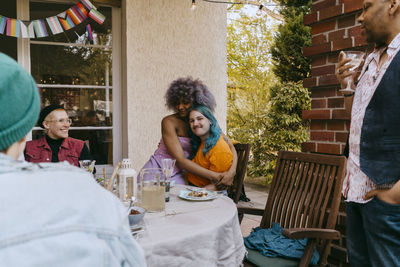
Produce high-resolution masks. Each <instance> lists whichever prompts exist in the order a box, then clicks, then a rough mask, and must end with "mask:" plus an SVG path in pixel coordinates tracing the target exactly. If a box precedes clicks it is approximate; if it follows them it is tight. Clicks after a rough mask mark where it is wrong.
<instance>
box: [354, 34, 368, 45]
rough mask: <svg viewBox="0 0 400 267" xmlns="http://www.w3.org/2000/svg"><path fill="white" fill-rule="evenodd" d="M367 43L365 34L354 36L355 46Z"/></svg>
mask: <svg viewBox="0 0 400 267" xmlns="http://www.w3.org/2000/svg"><path fill="white" fill-rule="evenodd" d="M367 44H368V43H367V41H366V40H365V36H359V37H354V46H365V45H367Z"/></svg>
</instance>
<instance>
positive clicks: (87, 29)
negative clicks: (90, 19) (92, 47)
mask: <svg viewBox="0 0 400 267" xmlns="http://www.w3.org/2000/svg"><path fill="white" fill-rule="evenodd" d="M86 32H87V34H88V39H89V42H90V43H91V44H92V43H93V33H92V26H90V24H88V25H86Z"/></svg>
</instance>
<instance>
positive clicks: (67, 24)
mask: <svg viewBox="0 0 400 267" xmlns="http://www.w3.org/2000/svg"><path fill="white" fill-rule="evenodd" d="M59 20H60V23H61V25H62V26H63V28H64V30H66V31H68V30H69V29H71V28H73V27H75V23H74V22H73V21H72V19H71V18H70V17H69V16H68V15H67V18H66V19H61V18H60V19H59Z"/></svg>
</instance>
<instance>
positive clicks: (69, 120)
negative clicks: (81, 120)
mask: <svg viewBox="0 0 400 267" xmlns="http://www.w3.org/2000/svg"><path fill="white" fill-rule="evenodd" d="M47 122H58V123H60V124H64V123H68V124H71V123H72V120H71V119H59V120H51V121H47Z"/></svg>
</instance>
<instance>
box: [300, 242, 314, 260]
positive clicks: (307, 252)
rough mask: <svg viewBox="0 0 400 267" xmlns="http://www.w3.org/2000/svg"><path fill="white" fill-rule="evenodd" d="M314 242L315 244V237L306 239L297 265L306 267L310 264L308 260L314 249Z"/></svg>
mask: <svg viewBox="0 0 400 267" xmlns="http://www.w3.org/2000/svg"><path fill="white" fill-rule="evenodd" d="M315 244H316V240H315V239H311V238H309V239H308V240H307V245H306V247H305V248H304V253H303V256H302V257H301V260H300V263H299V267H307V266H308V265H309V264H310V260H311V256H312V254H313V251H314V247H315Z"/></svg>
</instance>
